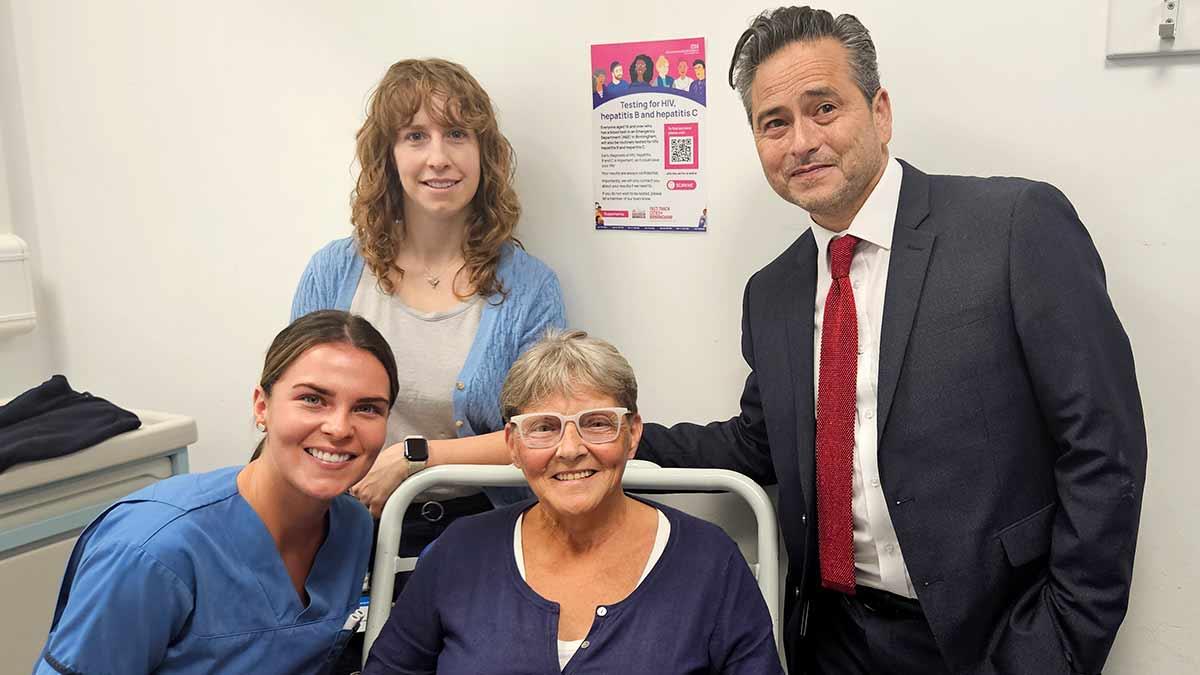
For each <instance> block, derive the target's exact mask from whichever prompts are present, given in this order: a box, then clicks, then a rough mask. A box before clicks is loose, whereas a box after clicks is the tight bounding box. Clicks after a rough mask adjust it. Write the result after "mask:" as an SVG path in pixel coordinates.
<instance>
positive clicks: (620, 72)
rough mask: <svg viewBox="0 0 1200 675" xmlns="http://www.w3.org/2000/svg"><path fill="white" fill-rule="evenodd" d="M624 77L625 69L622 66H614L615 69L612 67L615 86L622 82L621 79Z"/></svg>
mask: <svg viewBox="0 0 1200 675" xmlns="http://www.w3.org/2000/svg"><path fill="white" fill-rule="evenodd" d="M624 75H625V69H624V68H622V67H621V64H617V65H615V66H613V67H612V81H613V84H616V83H618V82H620V81H621V77H622V76H624Z"/></svg>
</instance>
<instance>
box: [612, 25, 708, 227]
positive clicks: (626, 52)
mask: <svg viewBox="0 0 1200 675" xmlns="http://www.w3.org/2000/svg"><path fill="white" fill-rule="evenodd" d="M707 86H708V80H706V79H705V59H704V38H683V39H676V40H653V41H648V42H621V43H615V44H602V45H592V195H593V200H594V209H595V217H596V229H597V230H664V231H675V232H704V231H705V230H707V229H708V204H707V194H708V189H707V186H706V185H705V182H704V171H705V164H704V160H703V150H704V148H705V141H704V128H705V112H706V110H707V107H706V106H707V101H708V97H707V92H706V89H707Z"/></svg>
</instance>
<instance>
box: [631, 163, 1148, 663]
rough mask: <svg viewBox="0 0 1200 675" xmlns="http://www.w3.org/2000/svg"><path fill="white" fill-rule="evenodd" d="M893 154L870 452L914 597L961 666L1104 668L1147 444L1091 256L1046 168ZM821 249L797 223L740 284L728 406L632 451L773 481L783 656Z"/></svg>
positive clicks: (811, 474) (807, 572)
mask: <svg viewBox="0 0 1200 675" xmlns="http://www.w3.org/2000/svg"><path fill="white" fill-rule="evenodd" d="M903 167H904V178H903V181H902V184H901V191H900V202H899V208H898V211H897V216H896V223H895V229H894V235H893V240H892V250H891V258H890V263H889V270H888V280H887V289H886V292H885V296H884V297H885V299H884V309H883V325H882V339H881V345H880V356H879V380H878V411H879V414H878V416H877V425H878V434H879V446H878V459H879V470H880V479H881V482H882V489H883V492H884V495H885V496H886V497H887V503H888V506H889V512H890V515H891V518H892V521H893V524H894V525H895V529H896V534H897V536H898V537H899V541H900V545H901V548H902V550H903V551H904V559H905V562H906V564H907V566H908V571H909V574H910V576H911V577H912V580H913V584H914V586H915V588H916V591H917V595H918V598H919V600H920V602H921V606H922V608H923V609H924V611H925V615H926V617H927V618H928V620H929V624H930V628H931V629H932V631H933V635H934V637H935V639H936V641H937V644H938V647H939V650H940V651H941V654H942V656H943V658H944V660H945V662H946V664H947V666H948V667H949V668H950V669H951V670H952V671H953V672H962V673H980V674H984V673H1022V674H1025V673H1051V672H1053V673H1063V672H1072V671H1074V672H1079V673H1096V672H1099V671H1100V669H1101V667H1102V666H1103V664H1104V661H1105V659H1106V658H1107V656H1108V652H1109V649H1110V648H1111V646H1112V642H1113V639H1114V638H1115V636H1116V632H1117V628H1118V626H1119V625H1120V623H1121V620H1122V619H1123V617H1124V615H1125V610H1126V606H1127V602H1128V596H1129V584H1130V580H1131V577H1132V572H1133V554H1134V546H1135V543H1136V540H1137V526H1138V519H1139V513H1140V509H1141V496H1142V484H1143V481H1144V478H1145V465H1146V436H1145V426H1144V423H1143V419H1142V408H1141V400H1140V397H1139V394H1138V388H1137V381H1136V379H1135V375H1134V365H1133V356H1132V353H1131V350H1130V346H1129V340H1128V338H1127V336H1126V334H1125V331H1124V329H1123V328H1122V326H1121V323H1120V321H1119V320H1118V318H1117V315H1116V313H1115V312H1114V310H1113V307H1112V303H1111V301H1110V300H1109V297H1108V292H1107V290H1106V288H1105V278H1104V269H1103V266H1102V264H1101V261H1100V257H1099V255H1098V254H1097V252H1096V249H1095V247H1094V245H1093V244H1092V241H1091V238H1090V237H1089V236H1088V233H1087V231H1086V230H1085V229H1084V226H1083V224H1082V223H1081V222H1080V220H1079V218H1078V216H1077V215H1076V213H1075V211H1074V209H1073V208H1072V207H1071V204H1070V203H1069V202H1068V201H1067V199H1066V197H1064V196H1063V195H1062V193H1061V192H1059V191H1058V190H1057V189H1055V188H1054V187H1052V186H1050V185H1047V184H1044V183H1036V182H1032V181H1027V180H1022V179H1017V178H968V177H961V176H932V175H926V174H924V173H922V172H920V171H918V170H917V169H915V168H913V167H912V166H910V165H908V164H906V163H905V164H903ZM816 252H817V247H816V244H815V242H814V241H813V236H812V232H811V231H806V232H805V233H804V234H803V235H802V236H801V237H800V238H799V239H797V240H796V242H795V243H794V244H792V246H791V247H789V248H788V249H787V250H786V251H784V252H783V254H782V255H780V256H779V257H778V258H776V259H775V260H774V261H772V262H771V263H770V264H769V265H767V266H766V267H764V268H763V269H761V270H759V271H758V272H757V273H755V274H754V276H752V277H751V278H750V281H749V282H748V283H747V284H746V290H745V294H744V299H743V316H742V353H743V355H744V357H745V359H746V362H747V363H748V364H749V365H750V368H751V373H750V375H749V376H748V378H747V379H746V385H745V389H744V391H743V393H742V399H741V414H740V415H738V416H736V417H734V418H732V419H730V420H727V421H724V422H714V423H712V424H709V425H707V426H699V425H695V424H687V423H684V424H678V425H675V426H673V427H671V428H669V429H668V428H666V427H663V426H661V425H655V424H647V425H646V428H645V432H644V435H643V439H642V444H641V446H640V447H639V453H638V455H639V457H641V458H644V459H650V460H653V461H656V462H659V463H660V464H663V465H665V466H714V467H721V468H728V469H733V470H736V471H741V472H743V473H745V474H747V475H749V476H751V477H753V478H754V479H756V480H758V481H759V482H762V483H774V482H778V483H779V499H780V503H779V515H780V524H781V527H782V529H783V534H784V537H785V540H786V544H787V551H788V556H789V560H790V562H789V570H788V580H787V589H788V598H787V607H786V608H785V615H786V624H785V626H784V635H785V643H786V646H787V647H788V651H789V659H791V660H792V662H793V664H798V660H797V654H798V653H800V652H801V651H802V650H803V648H804V644H803V632H804V631H803V628H802V624H803V621H804V619H805V617H806V615H807V611H806V599H807V597H808V594H809V593H811V592H812V591H813V590H814V589H816V588H817V587H818V585H819V577H820V568H819V566H818V563H817V543H816V542H817V538H816V535H817V527H816V503H815V499H816V492H815V469H814V444H815V432H814V391H813V389H814V387H813V318H814V300H815V293H816V291H815V289H816V269H817V266H816ZM792 672H793V673H799V672H801V670H800V667H799V665H793V666H792Z"/></svg>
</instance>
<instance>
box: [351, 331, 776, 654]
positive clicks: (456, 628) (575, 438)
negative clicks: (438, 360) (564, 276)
mask: <svg viewBox="0 0 1200 675" xmlns="http://www.w3.org/2000/svg"><path fill="white" fill-rule="evenodd" d="M501 405H502V407H503V413H504V419H505V420H506V423H507V426H506V427H505V439H506V442H507V443H508V447H509V451H510V453H511V455H512V460H513V463H514V464H515V465H517V466H518V467H520V468H521V470H522V471H523V472H524V473H525V477H526V479H527V480H528V481H529V485H530V487H531V488H532V489H533V492H534V494H535V495H536V499H535V500H532V501H527V502H524V503H520V504H516V505H514V506H511V507H506V508H503V509H499V510H496V511H493V512H490V513H486V514H481V515H479V516H473V517H471V518H467V519H464V520H462V521H459V522H456V523H455V524H454V525H453V526H451V527H450V529H449V530H448V531H447V532H446V534H445V535H443V536H442V538H440V539H438V540H437V542H435V543H434V544H433V545H432V547H431V548H429V549H428V550H427V551H426V553H425V555H424V556H422V558H421V561H420V563H419V564H418V565H417V569H416V571H415V572H414V573H413V576H412V578H411V579H410V581H409V582H408V585H407V586H406V587H405V589H404V592H403V594H402V595H401V596H400V599H399V601H398V602H397V604H396V608H395V610H394V611H393V612H392V614H391V616H390V618H389V619H388V622H387V624H386V625H385V626H384V628H383V632H382V633H381V634H380V635H379V639H378V640H377V641H376V642H375V644H374V647H373V648H372V650H371V653H370V656H369V658H368V660H367V665H366V668H365V669H364V671H363V673H364V675H382V674H384V673H435V672H440V673H485V674H490V673H558V672H560V671H561V672H563V673H575V672H578V673H583V672H587V673H753V674H754V675H763V674H764V673H765V674H768V675H770V674H772V673H782V672H783V671H782V669H781V667H780V664H779V656H778V653H777V652H776V650H775V642H774V638H773V636H772V630H771V619H770V616H769V615H768V613H767V607H766V604H765V603H764V602H763V599H762V595H761V594H760V593H759V590H758V587H757V585H756V584H755V581H754V578H753V576H752V575H751V573H750V569H749V568H748V567H747V565H746V561H745V560H744V559H743V558H742V555H741V553H740V552H739V551H738V548H737V546H736V545H735V544H734V543H733V541H732V540H730V538H729V537H728V536H727V535H726V534H725V533H724V532H722V531H721V530H720V529H719V528H717V527H716V526H715V525H712V524H710V523H707V522H705V521H702V520H698V519H696V518H693V517H691V516H688V515H686V514H684V513H681V512H679V511H676V510H674V509H671V508H668V507H665V506H660V505H656V504H652V503H650V502H647V501H644V500H642V499H639V498H637V497H633V496H630V495H627V494H625V493H624V492H623V491H622V490H621V476H622V474H623V473H624V470H625V462H626V461H628V460H629V459H630V458H632V457H633V455H634V451H635V449H636V448H637V444H638V440H639V438H640V437H641V433H642V421H641V418H640V417H639V416H638V414H637V381H636V380H635V379H634V376H633V371H632V369H631V368H630V367H629V363H628V362H627V361H626V360H625V359H624V358H623V357H622V356H621V355H620V354H619V353H618V352H617V350H616V349H614V348H613V347H612V345H610V344H608V343H606V342H604V341H602V340H598V339H596V338H591V337H588V336H587V334H586V333H583V332H580V331H574V332H567V333H551V334H548V335H547V336H546V337H545V338H544V339H543V340H542V341H541V342H539V343H538V344H536V345H534V346H533V347H532V348H530V349H529V351H527V352H526V353H525V354H524V355H522V356H521V357H520V358H519V359H517V361H516V363H515V364H514V365H513V367H512V370H511V371H509V374H508V379H507V381H506V382H505V384H504V388H503V390H502V392H501Z"/></svg>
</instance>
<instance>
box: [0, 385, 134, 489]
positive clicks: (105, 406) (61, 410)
mask: <svg viewBox="0 0 1200 675" xmlns="http://www.w3.org/2000/svg"><path fill="white" fill-rule="evenodd" d="M141 425H142V422H141V420H139V419H138V418H137V415H134V414H133V413H131V412H129V411H128V410H123V409H121V408H118V407H117V406H115V405H113V404H112V403H109V402H108V401H106V400H104V399H102V398H98V397H96V396H92V395H91V394H89V393H87V392H84V393H82V394H81V393H79V392H77V391H75V390H73V389H71V385H70V384H68V383H67V378H65V377H63V376H62V375H55V376H54V377H51V378H50V379H49V380H46V381H45V382H43V383H41V384H39V385H38V386H36V387H34V388H33V389H30V390H29V391H27V392H25V393H23V394H21V395H20V396H18V397H16V398H14V399H13V400H12V401H9V402H8V404H7V405H2V406H0V473H3V472H5V471H7V470H8V467H10V466H12V465H13V464H17V463H20V462H36V461H38V460H43V459H50V458H52V457H61V456H63V455H69V454H71V453H73V452H79V451H80V450H83V449H84V448H88V447H91V446H93V445H95V444H97V443H99V442H100V441H103V440H106V439H109V438H112V437H113V436H116V435H117V434H122V433H125V432H126V431H132V430H134V429H137V428H138V427H140V426H141Z"/></svg>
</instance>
